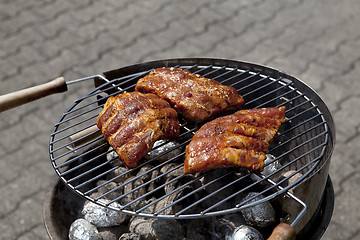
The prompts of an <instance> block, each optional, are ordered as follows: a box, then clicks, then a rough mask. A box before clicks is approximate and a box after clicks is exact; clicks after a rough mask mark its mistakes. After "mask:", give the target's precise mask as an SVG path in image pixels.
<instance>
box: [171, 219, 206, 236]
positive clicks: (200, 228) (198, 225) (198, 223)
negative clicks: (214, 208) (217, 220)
mask: <svg viewBox="0 0 360 240" xmlns="http://www.w3.org/2000/svg"><path fill="white" fill-rule="evenodd" d="M178 222H179V223H180V224H181V226H182V227H183V229H184V234H185V238H184V239H186V240H207V239H209V238H210V236H209V233H208V232H209V226H211V224H212V222H211V218H201V219H185V220H178Z"/></svg>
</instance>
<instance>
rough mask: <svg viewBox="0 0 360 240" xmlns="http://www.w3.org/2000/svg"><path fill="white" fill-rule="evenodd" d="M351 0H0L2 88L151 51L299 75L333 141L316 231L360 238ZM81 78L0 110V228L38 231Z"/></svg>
mask: <svg viewBox="0 0 360 240" xmlns="http://www.w3.org/2000/svg"><path fill="white" fill-rule="evenodd" d="M359 12H360V2H359V1H357V0H344V1H335V0H328V1H325V0H318V1H310V0H294V1H285V0H277V1H265V0H251V1H250V0H243V1H238V0H217V1H205V0H198V1H190V0H186V1H170V0H161V1H160V0H148V1H141V0H123V1H115V0H97V1H95V0H82V1H70V0H37V1H27V0H0V20H1V21H0V22H1V23H0V81H1V82H0V83H1V85H0V86H1V87H0V94H5V93H8V92H13V91H16V90H19V89H22V88H25V87H31V86H34V85H38V84H41V83H45V82H47V81H49V80H51V79H53V78H56V77H58V76H64V77H65V79H67V80H71V79H76V78H80V77H84V76H89V75H93V74H98V73H102V72H104V71H106V70H111V69H115V68H119V67H122V66H127V65H131V64H134V63H139V62H145V61H149V60H158V59H165V58H179V57H216V58H227V59H234V60H242V61H250V62H256V63H259V64H264V65H267V66H271V67H274V68H277V69H279V70H282V71H285V72H287V73H289V74H291V75H294V76H297V77H298V78H300V79H302V80H303V81H305V82H306V83H308V84H309V85H310V86H311V87H313V88H314V89H315V90H316V91H317V92H318V93H319V94H320V96H322V98H323V99H324V100H325V102H326V103H327V105H328V106H329V108H330V110H331V111H332V113H333V117H334V119H335V124H336V126H337V128H336V134H337V141H336V147H335V150H334V154H333V157H332V163H331V169H330V176H331V178H332V180H333V184H334V188H335V195H336V202H335V210H334V214H333V218H332V221H331V223H330V226H329V227H328V229H327V231H326V233H325V235H324V237H323V239H360V207H359V203H358V202H359V201H358V199H359V197H360V194H359V193H360V190H359V187H358V185H357V184H359V182H360V167H359V166H360V164H359V160H360V157H359V156H360V155H359V154H358V152H359V150H358V149H359V147H360V134H359V133H360V121H359V116H360V108H359V107H356V106H358V105H357V104H359V102H360V91H359V90H360V81H359V75H360V52H359V49H360V27H359V26H360V14H359ZM91 88H92V86H91V85H90V84H87V83H80V84H75V85H71V86H70V87H69V91H68V92H66V93H62V94H57V95H53V96H49V97H47V98H45V99H41V100H38V101H36V102H32V103H29V104H27V105H25V106H21V107H18V108H16V109H12V110H9V111H7V112H3V113H0V120H1V121H0V136H1V141H0V198H1V203H0V239H7V240H10V239H22V240H25V239H48V236H47V233H46V231H45V228H44V225H43V220H42V205H43V199H44V196H45V193H46V192H47V189H48V186H49V183H50V182H51V181H52V180H53V179H54V178H57V176H56V174H55V172H54V170H53V169H52V167H51V164H50V161H49V156H48V142H49V136H50V133H51V131H52V128H53V126H54V124H55V123H56V122H57V120H58V119H59V117H60V115H61V113H62V112H64V111H65V110H66V109H67V107H69V106H70V105H71V104H72V101H73V100H74V99H76V98H78V97H81V96H82V95H84V94H85V93H87V92H88V91H89V90H90V89H91Z"/></svg>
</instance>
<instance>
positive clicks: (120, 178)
mask: <svg viewBox="0 0 360 240" xmlns="http://www.w3.org/2000/svg"><path fill="white" fill-rule="evenodd" d="M118 161H120V159H119V160H118ZM130 176H131V172H129V169H128V168H127V167H123V166H120V167H118V168H116V169H114V170H113V171H111V172H110V173H109V175H108V177H107V179H108V180H110V179H111V180H112V181H113V182H116V183H123V182H124V181H126V180H127V179H128V178H129V177H130Z"/></svg>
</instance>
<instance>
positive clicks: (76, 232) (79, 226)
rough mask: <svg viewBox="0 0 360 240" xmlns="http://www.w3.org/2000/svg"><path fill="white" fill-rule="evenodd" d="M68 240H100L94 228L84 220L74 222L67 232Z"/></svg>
mask: <svg viewBox="0 0 360 240" xmlns="http://www.w3.org/2000/svg"><path fill="white" fill-rule="evenodd" d="M69 239H70V240H102V237H101V235H100V233H99V231H98V230H97V228H96V226H94V225H93V224H91V223H90V222H88V221H87V220H85V219H82V218H80V219H77V220H75V221H74V222H73V223H72V224H71V226H70V230H69Z"/></svg>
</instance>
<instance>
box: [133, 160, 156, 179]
mask: <svg viewBox="0 0 360 240" xmlns="http://www.w3.org/2000/svg"><path fill="white" fill-rule="evenodd" d="M152 171H153V167H152V166H151V165H149V164H147V165H145V166H143V167H141V168H140V170H139V172H138V173H137V174H136V176H137V177H138V179H139V180H141V181H142V182H147V181H149V180H150V179H151V173H152Z"/></svg>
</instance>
